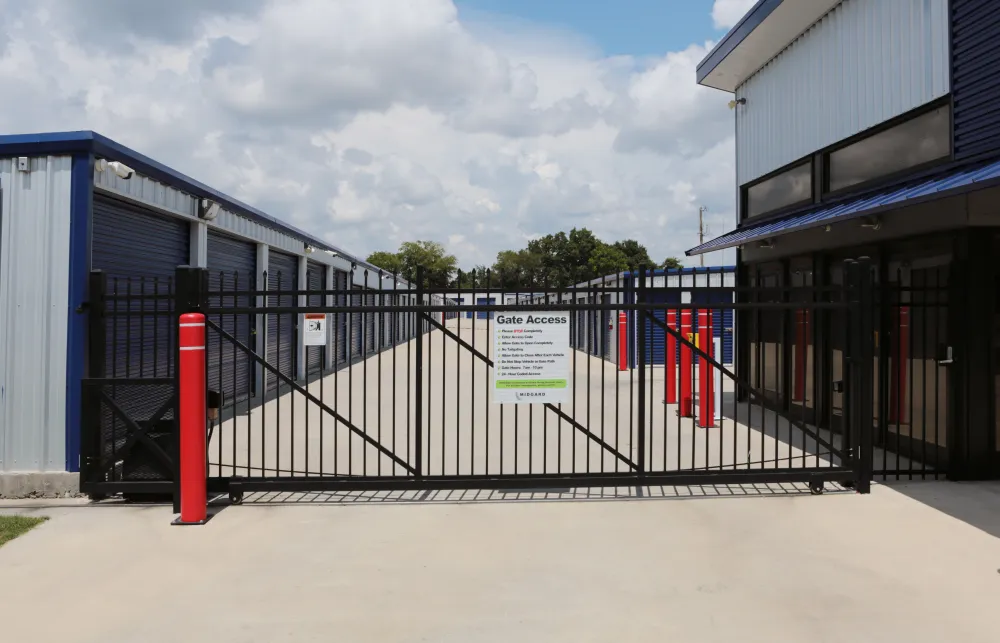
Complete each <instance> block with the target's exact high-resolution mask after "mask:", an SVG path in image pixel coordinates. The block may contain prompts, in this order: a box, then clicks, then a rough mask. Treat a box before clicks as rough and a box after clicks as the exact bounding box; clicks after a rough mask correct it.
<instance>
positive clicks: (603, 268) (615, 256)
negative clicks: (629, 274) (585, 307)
mask: <svg viewBox="0 0 1000 643" xmlns="http://www.w3.org/2000/svg"><path fill="white" fill-rule="evenodd" d="M644 252H645V250H644ZM642 265H647V264H642ZM587 267H588V268H589V269H590V275H591V278H595V277H603V276H604V275H612V274H617V273H619V272H622V271H623V270H628V268H629V267H630V266H629V262H628V257H627V256H626V255H625V253H624V252H622V250H621V248H619V247H618V246H616V245H615V246H609V245H607V244H602V245H601V246H600V247H598V248H597V249H596V250H595V251H594V252H593V254H591V255H590V258H589V259H588V260H587ZM581 281H586V280H583V279H582V280H581Z"/></svg>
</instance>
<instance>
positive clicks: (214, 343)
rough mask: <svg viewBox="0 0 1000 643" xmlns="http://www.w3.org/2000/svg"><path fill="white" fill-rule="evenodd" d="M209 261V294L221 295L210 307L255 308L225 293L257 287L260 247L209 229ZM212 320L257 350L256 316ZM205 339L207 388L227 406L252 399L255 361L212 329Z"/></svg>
mask: <svg viewBox="0 0 1000 643" xmlns="http://www.w3.org/2000/svg"><path fill="white" fill-rule="evenodd" d="M207 258H208V289H209V292H210V293H213V292H215V293H219V295H216V296H210V297H209V304H210V305H214V306H221V307H230V308H236V307H238V308H246V307H249V306H252V305H253V303H254V302H253V298H252V297H249V296H247V295H242V296H236V295H226V294H225V293H227V292H235V291H241V290H243V291H245V290H253V289H254V288H255V287H256V279H257V245H256V244H255V243H253V242H249V241H243V240H240V239H236V238H234V237H230V236H227V235H225V234H222V233H220V232H217V231H215V230H209V231H208V248H207ZM212 321H213V322H215V323H216V324H218V325H219V326H220V327H221V328H222V329H223V330H225V331H226V332H227V333H229V334H230V335H232V336H233V337H235V338H236V339H237V340H238V341H239V342H240V343H241V344H243V345H244V346H247V347H249V348H250V349H252V350H256V346H255V342H254V333H253V328H254V315H246V314H241V315H215V316H213V317H212ZM206 340H207V350H208V352H207V353H206V359H207V360H208V387H209V388H210V389H213V390H218V391H221V392H222V393H223V395H224V400H225V403H226V405H229V404H232V403H233V402H234V401H239V400H245V399H247V398H248V397H251V396H253V395H254V389H253V387H254V373H255V366H256V364H255V363H254V361H253V359H251V358H250V356H249V355H247V354H246V353H245V352H244V351H242V350H240V349H239V348H237V347H236V345H235V344H233V343H232V342H231V341H229V340H224V339H222V336H221V335H220V334H219V333H218V332H216V331H214V330H212V329H209V330H208V331H207V332H206Z"/></svg>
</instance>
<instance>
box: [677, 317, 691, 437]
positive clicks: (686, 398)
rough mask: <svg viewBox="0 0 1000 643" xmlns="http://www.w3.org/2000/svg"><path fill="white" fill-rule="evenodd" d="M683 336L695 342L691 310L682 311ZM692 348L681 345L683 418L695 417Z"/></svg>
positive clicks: (679, 410)
mask: <svg viewBox="0 0 1000 643" xmlns="http://www.w3.org/2000/svg"><path fill="white" fill-rule="evenodd" d="M681 337H683V338H684V339H686V340H687V341H689V342H691V343H692V344H693V343H694V333H692V332H691V310H690V309H684V310H682V311H681ZM691 358H692V355H691V349H690V348H689V347H688V346H687V345H686V344H682V345H681V369H680V373H679V374H678V377H679V378H680V380H681V399H680V408H679V409H678V410H677V413H678V414H679V415H680V417H682V418H689V417H693V415H694V408H693V407H694V404H692V399H691V398H692V394H691V384H692V382H691V380H692V379H693V378H694V364H692V359H691Z"/></svg>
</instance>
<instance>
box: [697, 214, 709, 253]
mask: <svg viewBox="0 0 1000 643" xmlns="http://www.w3.org/2000/svg"><path fill="white" fill-rule="evenodd" d="M707 209H708V208H706V207H705V206H701V207H700V208H698V245H699V246H700V245H701V244H703V243H705V216H704V215H705V210H707ZM698 259H699V260H701V267H702V268H704V267H705V253H702V254H700V255H698Z"/></svg>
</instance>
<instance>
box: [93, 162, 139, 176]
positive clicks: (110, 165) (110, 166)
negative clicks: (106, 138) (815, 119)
mask: <svg viewBox="0 0 1000 643" xmlns="http://www.w3.org/2000/svg"><path fill="white" fill-rule="evenodd" d="M97 170H98V171H99V172H103V171H104V170H111V171H112V172H114V173H115V174H116V175H117V176H119V177H121V178H123V179H131V178H132V176H133V175H134V174H135V170H133V169H132V168H130V167H129V166H127V165H125V164H124V163H119V162H118V161H109V160H107V159H100V160H98V161H97Z"/></svg>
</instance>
